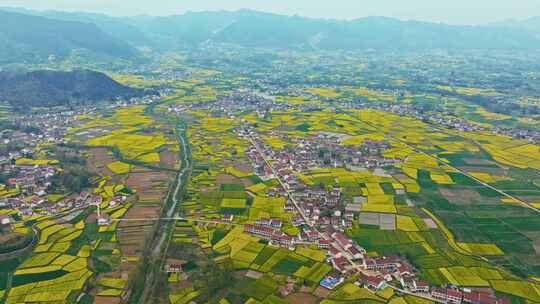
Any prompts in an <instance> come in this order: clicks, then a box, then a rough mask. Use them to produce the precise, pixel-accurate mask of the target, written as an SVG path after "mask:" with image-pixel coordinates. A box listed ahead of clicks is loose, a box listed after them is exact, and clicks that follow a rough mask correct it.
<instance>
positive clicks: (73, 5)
mask: <svg viewBox="0 0 540 304" xmlns="http://www.w3.org/2000/svg"><path fill="white" fill-rule="evenodd" d="M0 6H9V7H22V8H27V9H37V10H66V11H87V12H98V13H105V14H108V15H115V16H132V15H174V14H182V13H184V12H186V11H206V10H212V11H215V10H238V9H242V8H247V9H253V10H260V11H266V12H273V13H279V14H285V15H301V16H307V17H317V18H335V19H354V18H360V17H367V16H386V17H394V18H399V19H404V20H411V19H414V20H422V21H431V22H438V23H449V24H469V25H476V24H485V23H490V22H497V21H503V20H507V19H526V18H529V17H532V16H540V0H324V1H323V0H0Z"/></svg>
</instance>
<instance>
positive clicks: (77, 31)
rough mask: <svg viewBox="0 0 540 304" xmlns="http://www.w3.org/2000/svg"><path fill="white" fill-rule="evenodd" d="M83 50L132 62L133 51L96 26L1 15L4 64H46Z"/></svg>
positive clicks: (0, 54) (0, 58)
mask: <svg viewBox="0 0 540 304" xmlns="http://www.w3.org/2000/svg"><path fill="white" fill-rule="evenodd" d="M75 49H82V50H85V51H87V52H90V53H92V54H96V55H99V56H109V57H114V58H130V57H132V56H134V55H135V54H136V51H135V49H134V48H133V47H131V46H130V45H128V44H127V43H125V42H123V41H121V40H119V39H117V38H114V37H113V36H111V35H110V34H107V33H105V32H104V31H103V30H101V29H100V28H98V27H97V26H96V25H94V24H93V23H84V22H77V21H63V20H57V19H50V18H45V17H40V16H32V15H26V14H20V13H14V12H6V11H0V63H13V62H43V61H45V60H47V59H48V57H49V56H50V55H54V56H56V57H57V58H64V57H66V56H68V55H69V54H70V53H71V52H72V51H73V50H75Z"/></svg>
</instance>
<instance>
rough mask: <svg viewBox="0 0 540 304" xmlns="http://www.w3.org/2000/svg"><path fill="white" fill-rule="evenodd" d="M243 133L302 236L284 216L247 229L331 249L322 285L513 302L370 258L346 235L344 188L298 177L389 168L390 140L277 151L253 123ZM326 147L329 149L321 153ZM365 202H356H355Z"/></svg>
mask: <svg viewBox="0 0 540 304" xmlns="http://www.w3.org/2000/svg"><path fill="white" fill-rule="evenodd" d="M238 134H239V136H240V137H242V138H244V139H247V140H249V141H250V142H251V143H252V145H251V146H250V148H249V149H248V150H247V152H246V154H247V155H248V157H249V158H250V159H251V161H252V164H253V170H254V172H256V173H257V174H258V175H259V176H260V177H261V178H262V179H271V178H277V179H278V181H279V182H280V186H278V187H277V189H276V190H275V191H276V193H273V192H272V191H269V194H270V195H278V196H284V197H287V198H288V201H287V203H286V204H285V211H287V212H293V213H295V214H296V215H295V216H294V218H293V225H294V226H296V227H300V228H301V229H302V230H301V233H300V234H299V235H298V236H296V237H292V236H289V235H287V234H286V233H284V232H282V231H281V228H282V225H283V223H282V222H281V220H279V219H271V218H261V219H259V220H257V222H256V223H255V224H245V225H244V231H245V232H246V233H250V234H252V235H255V236H258V237H261V238H264V239H267V240H269V241H270V243H271V244H274V245H277V246H283V247H286V248H289V249H291V250H294V248H295V246H309V245H316V246H317V248H319V249H323V250H326V251H327V262H328V263H329V264H331V265H332V267H333V272H331V273H330V274H329V275H328V276H327V277H325V278H324V279H323V280H321V282H320V285H321V286H322V287H324V288H327V289H329V290H334V289H335V288H337V287H338V286H339V285H340V284H342V283H343V282H345V281H346V280H350V279H354V280H355V284H356V285H358V286H360V287H365V288H367V289H369V290H371V291H373V292H376V291H379V290H382V289H384V288H386V287H390V288H393V289H395V290H396V291H398V292H402V293H405V294H406V293H411V294H415V295H417V296H421V297H424V298H426V299H429V300H431V301H434V302H438V303H454V304H460V303H471V304H502V303H505V304H506V303H510V302H509V300H507V299H499V298H497V297H496V296H495V294H494V291H493V290H491V289H489V288H483V289H469V288H461V289H460V288H458V287H455V286H444V287H439V286H430V284H429V283H428V282H426V281H424V280H421V279H420V278H418V277H417V276H416V273H415V269H414V267H413V266H412V265H411V264H410V262H408V261H407V259H406V258H404V257H400V256H378V257H370V256H368V255H367V252H366V250H365V249H364V248H363V247H362V246H361V244H357V243H356V242H355V241H354V240H352V239H350V238H348V237H347V236H346V235H345V234H344V231H345V230H346V229H348V228H350V227H352V226H353V221H354V220H355V214H354V212H353V211H358V210H359V209H355V208H353V209H348V210H347V209H346V210H342V209H343V208H342V207H341V204H340V203H341V200H342V196H341V193H340V189H339V188H335V189H331V190H327V189H324V188H313V187H309V186H306V185H305V184H303V183H302V181H300V180H299V179H298V177H297V173H298V172H303V171H305V170H307V169H309V168H312V167H325V166H329V167H338V166H340V167H343V166H346V167H352V168H354V167H359V166H362V167H364V168H369V169H370V170H374V171H379V172H384V168H387V167H389V166H391V165H393V164H395V163H396V162H397V160H394V159H385V158H383V157H381V153H382V152H383V151H384V150H385V148H387V147H388V144H386V143H385V142H374V141H367V142H365V143H364V144H363V146H362V147H361V148H360V149H359V150H354V149H353V148H343V147H341V146H339V145H338V144H337V141H338V140H339V136H337V137H336V136H333V135H332V134H322V135H319V136H317V137H312V138H306V139H301V140H298V141H297V142H296V144H298V146H300V147H302V148H301V149H299V150H297V151H294V150H292V149H291V148H285V149H283V150H281V151H278V152H276V151H274V150H273V149H272V147H270V146H269V145H268V144H265V143H264V142H263V141H262V140H261V139H260V137H259V135H257V133H256V132H255V131H254V130H253V129H252V128H250V127H249V125H247V126H244V128H242V129H241V130H239V131H238ZM325 149H326V150H327V151H330V152H328V154H326V153H319V151H321V150H325ZM401 194H403V193H401ZM361 201H362V200H357V201H355V203H361ZM350 205H351V206H355V204H350ZM231 220H232V218H231V216H230V215H229V216H227V217H226V218H225V221H228V222H230V221H231ZM398 286H399V287H398Z"/></svg>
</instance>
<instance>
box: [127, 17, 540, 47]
mask: <svg viewBox="0 0 540 304" xmlns="http://www.w3.org/2000/svg"><path fill="white" fill-rule="evenodd" d="M124 20H126V22H129V23H130V24H132V25H133V26H136V27H138V28H139V29H140V30H141V31H143V32H144V33H145V34H146V36H147V37H149V38H151V39H153V41H154V42H156V43H158V44H159V45H160V47H165V48H167V47H169V48H190V47H198V46H201V45H204V44H208V43H228V44H233V45H239V46H243V47H260V48H277V49H315V50H316V49H322V50H359V49H380V50H426V49H455V50H463V49H506V50H507V49H540V38H539V37H537V36H536V35H533V34H531V33H530V32H528V31H523V30H520V29H513V28H493V27H487V26H483V27H480V26H475V27H473V26H451V25H444V24H435V23H428V22H417V21H400V20H397V19H391V18H384V17H368V18H361V19H357V20H352V21H339V20H325V19H311V18H304V17H298V16H283V15H276V14H269V13H261V12H255V11H249V10H240V11H237V12H198V13H193V12H191V13H186V14H183V15H178V16H169V17H132V18H127V19H124Z"/></svg>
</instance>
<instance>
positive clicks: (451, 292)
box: [446, 288, 463, 298]
mask: <svg viewBox="0 0 540 304" xmlns="http://www.w3.org/2000/svg"><path fill="white" fill-rule="evenodd" d="M446 294H447V295H448V297H452V298H461V297H463V293H462V292H461V291H459V290H455V289H451V288H448V289H446Z"/></svg>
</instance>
